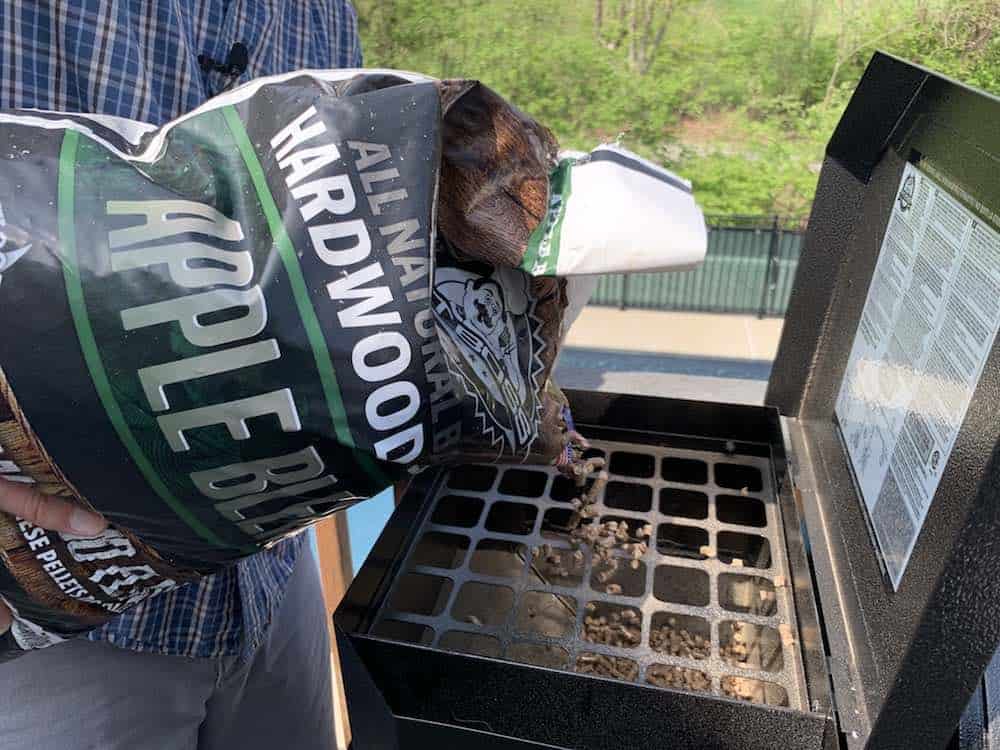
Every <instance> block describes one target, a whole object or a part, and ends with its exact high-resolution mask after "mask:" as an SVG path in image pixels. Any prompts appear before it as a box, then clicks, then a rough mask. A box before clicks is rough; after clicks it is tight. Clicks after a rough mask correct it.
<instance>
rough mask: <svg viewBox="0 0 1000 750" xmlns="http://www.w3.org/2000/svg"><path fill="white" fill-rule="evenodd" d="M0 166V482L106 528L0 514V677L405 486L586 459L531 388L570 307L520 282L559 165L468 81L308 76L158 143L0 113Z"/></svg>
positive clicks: (544, 386) (539, 136)
mask: <svg viewBox="0 0 1000 750" xmlns="http://www.w3.org/2000/svg"><path fill="white" fill-rule="evenodd" d="M0 158H2V159H3V168H2V169H0V243H2V244H0V320H2V321H3V327H2V329H0V451H2V452H0V472H2V474H3V476H4V478H6V479H8V480H12V481H17V482H24V483H30V484H32V485H34V486H35V487H37V489H39V490H40V491H41V492H43V493H48V494H53V495H57V496H59V497H61V498H63V499H65V500H68V501H69V502H71V503H75V504H78V505H80V506H84V507H87V508H91V509H94V510H97V511H98V512H100V513H102V514H103V515H104V516H105V517H107V518H108V520H109V521H110V523H111V526H110V527H109V529H108V531H107V532H106V533H104V534H103V535H102V536H100V537H97V538H76V537H73V536H70V535H66V534H58V533H54V532H49V531H46V530H43V529H41V528H38V527H35V526H33V525H32V524H30V523H28V522H27V521H24V520H21V519H17V518H14V517H12V516H9V515H6V514H0V561H2V563H3V565H2V566H0V597H2V599H3V601H4V602H5V603H7V604H8V606H9V607H10V608H11V610H12V611H13V612H14V613H15V622H14V626H13V627H12V629H11V631H10V632H9V633H8V635H7V636H5V637H4V638H3V639H2V641H0V658H9V657H11V656H13V655H16V654H17V653H20V652H22V651H24V650H27V649H32V648H38V647H43V646H47V645H51V644H53V643H57V642H59V641H60V640H62V639H65V638H69V637H72V636H75V635H77V634H80V633H83V632H86V631H88V630H90V629H92V628H94V627H96V626H98V625H100V624H101V623H103V622H105V621H106V620H108V619H110V618H111V617H113V616H114V615H116V614H117V613H120V612H122V611H123V610H125V609H127V608H129V607H131V606H134V605H135V604H137V603H138V602H140V601H142V600H144V599H145V598H147V597H149V596H151V595H153V594H155V593H157V592H161V591H165V590H168V589H170V588H172V587H174V586H177V585H179V584H181V583H184V582H187V581H191V580H195V579H197V578H198V577H199V576H203V575H207V574H210V573H212V572H213V571H216V570H219V569H220V568H222V567H223V566H226V565H229V564H231V563H233V562H234V561H235V560H237V559H239V558H240V557H243V556H246V555H249V554H253V553H254V552H256V551H258V550H260V549H261V548H264V547H266V546H268V545H270V544H273V543H274V542H276V541H277V540H279V539H281V538H283V537H285V536H287V535H289V534H292V533H295V532H297V531H299V530H301V529H302V528H304V527H305V526H307V525H308V524H309V523H311V522H314V521H315V520H317V519H319V518H322V517H324V516H326V515H329V514H330V513H333V512H336V511H338V510H342V509H344V508H346V507H348V506H350V505H351V504H353V503H356V502H358V501H360V500H362V499H365V498H367V497H369V496H371V495H373V494H376V493H377V492H379V491H381V490H382V489H383V488H385V487H386V486H388V485H389V484H391V483H393V482H394V481H397V480H399V479H400V478H403V477H405V476H407V475H408V474H410V473H413V472H416V471H419V470H421V469H423V468H426V467H429V466H435V465H441V464H445V463H449V462H457V461H516V462H524V461H528V462H534V463H548V464H555V465H560V466H563V467H567V466H572V465H574V464H577V463H578V462H579V460H580V453H581V439H580V438H579V436H577V435H576V433H575V432H574V431H573V430H572V422H571V417H570V415H569V412H568V408H567V406H566V403H565V399H564V398H563V397H562V395H561V393H560V392H559V389H558V387H557V386H556V385H555V384H554V383H553V382H552V380H551V377H550V375H551V371H552V368H553V365H554V362H555V358H556V355H557V353H558V350H559V346H560V343H561V339H562V336H563V333H564V331H565V327H566V325H567V321H568V319H567V309H568V308H569V309H571V310H572V309H577V310H578V308H579V306H580V304H582V303H581V302H580V301H579V300H577V299H574V298H575V296H576V292H575V291H574V290H575V289H577V288H579V289H585V288H586V286H587V285H586V284H584V285H574V284H573V283H567V280H566V279H564V278H560V277H559V276H557V275H555V274H553V273H543V272H540V271H541V269H540V267H539V269H534V268H528V267H526V262H525V260H524V255H525V250H524V248H525V247H526V244H525V242H524V238H530V237H532V236H533V235H537V234H538V233H541V232H545V231H547V230H546V226H547V222H548V223H551V217H552V216H553V215H554V212H553V206H552V195H551V192H552V191H551V189H550V188H551V185H552V184H554V183H553V182H552V175H554V174H556V173H557V172H558V170H559V169H560V164H561V162H560V159H559V156H558V149H557V145H556V143H555V140H554V138H553V137H552V136H551V134H550V133H549V132H548V131H547V130H546V129H545V128H544V127H542V126H541V125H539V124H538V123H536V122H534V121H533V120H531V119H530V118H528V117H527V116H525V115H523V114H521V113H520V112H518V111H517V110H516V109H514V108H513V107H511V106H510V105H509V104H507V103H506V102H505V101H504V100H503V99H502V98H500V97H499V96H497V95H496V94H494V93H493V92H492V91H490V90H489V89H488V88H486V87H484V86H482V85H480V84H478V83H476V82H469V81H460V82H451V81H449V82H441V81H435V80H432V79H429V78H425V77H423V76H419V75H414V74H404V73H397V72H393V71H343V70H338V71H307V72H300V73H294V74H287V75H283V76H275V77H270V78H263V79H259V80H256V81H254V82H251V83H249V84H247V85H245V86H243V87H241V88H239V89H235V90H233V91H231V92H228V93H226V94H223V95H222V96H219V97H217V98H215V99H213V100H211V101H209V102H208V103H206V104H205V105H203V106H202V107H199V108H198V109H196V110H194V111H193V112H191V113H190V114H188V115H185V116H183V117H181V118H179V119H177V120H175V121H173V122H171V123H169V124H167V125H165V126H163V127H160V128H153V127H151V126H148V125H144V124H142V123H137V122H133V121H129V120H125V119H120V118H112V117H103V116H93V115H80V114H67V113H57V112H42V111H34V110H31V111H28V110H25V111H13V112H6V113H0ZM555 213H557V212H555ZM498 217H499V218H498ZM504 226H507V227H509V231H510V232H511V233H512V234H513V235H515V236H513V237H512V238H508V239H507V240H506V241H505V240H504ZM548 231H549V234H550V235H551V234H552V231H551V230H548ZM453 237H454V239H453ZM498 238H499V239H498ZM505 242H506V245H505ZM550 244H551V243H550ZM511 248H513V250H511ZM530 254H531V253H530V252H529V255H530ZM535 256H537V253H535V255H534V256H532V257H535ZM622 260H623V262H626V263H627V258H623V259H622ZM685 262H686V259H685ZM535 265H538V264H537V263H536V264H535Z"/></svg>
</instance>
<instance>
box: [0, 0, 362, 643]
mask: <svg viewBox="0 0 1000 750" xmlns="http://www.w3.org/2000/svg"><path fill="white" fill-rule="evenodd" d="M237 42H241V43H243V44H244V45H245V46H246V48H247V50H248V52H249V65H248V67H247V69H246V71H245V72H244V73H243V74H242V75H241V76H240V77H239V79H238V81H237V79H235V78H228V77H226V75H225V74H224V73H221V72H217V71H211V72H207V73H206V72H203V70H202V68H201V66H200V65H199V62H198V56H199V55H206V56H208V57H209V58H212V59H213V60H215V61H217V62H219V63H223V62H225V61H226V58H227V56H228V55H229V51H230V50H231V49H232V47H233V45H234V44H235V43H237ZM360 65H361V49H360V44H359V41H358V35H357V20H356V18H355V14H354V9H353V8H352V7H351V5H350V3H349V2H348V1H347V0H4V2H2V3H0V109H9V108H14V107H20V108H37V109H52V110H61V111H69V112H93V113H99V114H108V115H119V116H121V117H129V118H132V119H134V120H141V121H143V122H148V123H154V124H160V123H163V122H166V121H168V120H171V119H173V118H174V117H177V116H178V115H181V114H183V113H185V112H187V111H189V110H191V109H193V108H195V107H196V106H198V105H199V104H201V103H202V102H204V101H205V100H206V99H208V98H210V97H211V96H213V95H214V94H217V93H219V92H220V91H222V90H223V89H225V88H228V87H230V86H232V85H235V84H236V83H238V82H241V81H246V80H249V79H251V78H254V77H256V76H261V75H271V74H275V73H283V72H286V71H289V70H295V69H297V68H343V67H360ZM303 544H304V536H302V535H300V536H298V537H296V538H293V539H290V540H287V541H285V542H282V543H281V544H278V545H276V546H275V547H274V548H273V549H271V550H269V551H267V552H262V553H260V554H257V555H254V556H252V557H249V558H247V559H245V560H243V561H242V562H240V563H239V564H238V565H236V566H235V567H233V568H229V569H227V570H224V571H223V572H221V573H218V574H217V575H214V576H210V577H208V578H206V579H204V580H203V581H201V582H200V583H197V584H189V585H187V586H182V587H180V588H178V589H175V590H174V591H170V592H168V593H166V594H162V595H160V596H156V597H153V598H152V599H149V600H147V601H146V602H144V603H143V604H141V605H140V606H138V607H136V608H135V609H133V610H130V611H129V612H127V613H125V614H124V615H122V616H120V617H118V618H116V619H114V620H112V621H111V622H109V623H108V624H107V625H105V626H104V627H102V628H100V629H99V630H96V631H94V632H93V633H90V634H89V635H88V636H87V637H89V638H90V639H91V640H105V641H109V642H110V643H113V644H115V645H117V646H121V647H124V648H130V649H135V650H139V651H147V652H154V653H163V654H175V655H186V656H198V657H213V656H222V655H238V654H241V653H248V652H249V651H250V650H251V649H253V648H254V647H255V646H256V645H257V644H258V643H259V642H260V640H261V638H262V637H263V634H264V632H265V631H266V629H267V626H268V624H269V623H270V621H271V618H272V615H273V614H274V612H275V611H276V609H277V607H278V606H279V605H280V603H281V599H282V594H283V592H284V588H285V584H286V583H287V581H288V578H289V576H290V575H291V572H292V569H293V568H294V566H295V561H296V558H297V557H298V554H299V552H300V550H301V548H302V546H303Z"/></svg>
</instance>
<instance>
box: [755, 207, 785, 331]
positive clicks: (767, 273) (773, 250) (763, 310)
mask: <svg viewBox="0 0 1000 750" xmlns="http://www.w3.org/2000/svg"><path fill="white" fill-rule="evenodd" d="M780 227H781V224H780V220H779V219H778V217H777V216H775V217H774V220H773V221H772V222H771V242H770V243H769V244H768V246H767V264H766V265H765V266H764V283H763V284H762V285H761V287H762V288H761V290H760V307H759V308H758V309H757V318H758V319H762V318H763V317H764V315H765V314H767V297H768V292H769V291H770V289H771V266H772V265H774V259H775V257H776V256H777V254H778V233H779V232H780V231H781V229H780Z"/></svg>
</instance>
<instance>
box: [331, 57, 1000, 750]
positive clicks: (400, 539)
mask: <svg viewBox="0 0 1000 750" xmlns="http://www.w3.org/2000/svg"><path fill="white" fill-rule="evenodd" d="M998 123H1000V101H998V100H997V99H994V98H992V97H989V96H987V95H985V94H983V93H981V92H977V91H974V90H971V89H968V88H965V87H963V86H961V85H959V84H957V83H954V82H952V81H949V80H946V79H944V78H942V77H940V76H938V75H935V74H934V73H932V72H930V71H927V70H924V69H921V68H918V67H916V66H913V65H910V64H907V63H905V62H902V61H899V60H897V59H894V58H891V57H889V56H886V55H881V54H880V55H876V56H875V57H874V58H873V60H872V61H871V63H870V65H869V67H868V70H867V72H866V73H865V75H864V77H863V79H862V80H861V83H860V84H859V86H858V89H857V91H856V92H855V94H854V96H853V98H852V99H851V102H850V104H849V106H848V108H847V110H846V112H845V114H844V116H843V119H842V120H841V122H840V124H839V126H838V127H837V130H836V132H835V133H834V135H833V137H832V139H831V141H830V143H829V146H828V148H827V153H826V159H825V161H824V164H823V168H822V173H821V176H820V181H819V189H818V191H817V194H816V200H815V204H814V207H813V211H812V217H811V219H810V221H809V230H808V236H807V239H806V242H805V249H804V252H803V256H802V259H801V262H800V265H799V270H798V276H797V278H796V282H795V289H794V292H793V294H792V298H791V303H790V306H789V309H788V314H787V317H786V322H785V329H784V333H783V336H782V340H781V345H780V348H779V352H778V356H777V360H776V362H775V366H774V369H773V372H772V375H771V378H770V382H769V386H768V391H767V398H766V405H765V406H745V405H736V404H726V403H709V402H692V401H681V400H676V399H671V398H670V397H669V396H670V394H667V393H665V394H663V397H662V398H650V397H641V396H634V395H615V394H608V393H597V392H585V391H573V392H570V393H569V394H568V395H569V396H570V399H571V401H572V405H573V412H574V416H575V419H576V423H577V427H578V429H579V430H580V431H581V432H582V433H583V434H585V435H586V436H587V437H589V438H590V439H591V440H592V442H593V446H594V447H593V450H594V451H595V455H602V456H603V457H604V458H605V459H606V460H607V469H608V472H609V481H608V483H607V485H606V486H605V487H604V488H603V489H602V491H601V492H600V496H599V498H598V504H597V509H598V511H599V514H598V516H597V517H595V518H594V519H592V520H593V522H595V523H603V522H605V521H607V520H615V521H619V522H622V521H624V522H626V523H627V524H628V527H629V529H630V530H633V531H634V530H635V529H639V528H642V527H645V528H646V529H647V533H649V534H650V537H649V544H648V549H647V550H646V551H645V553H644V554H642V555H641V558H639V559H638V564H634V563H633V562H632V560H631V559H629V560H628V561H627V564H623V565H621V566H619V567H618V569H617V570H616V571H615V572H614V574H613V576H612V577H611V579H610V581H609V580H599V576H598V575H597V571H596V569H595V568H594V565H593V560H592V554H591V553H590V551H586V554H583V555H575V554H574V552H575V550H573V549H572V548H571V546H570V545H569V544H568V543H567V542H568V539H567V535H566V518H567V516H568V515H569V514H570V513H571V506H570V504H569V503H570V501H571V500H572V498H573V496H574V491H575V490H574V488H573V487H572V486H568V485H567V480H565V479H562V478H560V477H559V476H558V475H557V474H556V472H555V471H552V470H546V469H544V468H537V467H528V466H467V467H460V468H456V469H452V470H451V471H442V472H438V473H428V474H425V475H421V476H419V477H418V479H417V480H416V481H415V482H414V484H413V485H412V486H411V488H410V490H409V492H408V494H407V495H406V497H405V498H404V499H403V501H402V503H401V504H400V505H399V507H398V508H397V510H396V512H395V514H394V515H393V517H392V519H391V521H390V523H389V525H388V526H387V528H386V530H385V532H384V533H383V534H382V536H381V538H380V539H379V541H378V543H377V544H376V546H375V548H374V550H373V551H372V553H371V555H370V556H369V557H368V560H367V562H366V563H365V564H364V566H363V568H362V569H361V571H360V573H359V575H358V576H357V578H356V580H355V581H354V583H353V585H352V586H351V588H350V590H349V592H348V594H347V596H346V598H345V600H344V602H343V603H342V605H341V606H340V608H339V610H338V612H337V614H336V616H335V621H336V625H337V631H338V640H339V646H340V649H341V654H342V658H343V659H344V662H345V666H344V677H345V683H346V691H347V696H348V704H349V707H350V713H351V720H352V726H353V731H354V736H355V747H357V748H358V750H374V749H375V748H379V749H380V748H390V747H397V746H398V747H401V748H406V749H409V748H529V747H551V748H596V749H600V750H605V749H606V750H619V748H627V749H629V750H634V749H637V748H689V749H690V750H704V749H705V748H733V749H734V750H736V749H738V750H750V749H754V750H758V749H759V750H763V749H765V748H781V749H782V750H793V749H796V748H802V749H803V750H806V749H812V748H816V749H817V750H818V749H819V748H823V750H832V749H833V748H905V749H906V750H915V749H921V748H943V747H947V746H948V745H949V743H955V744H957V743H958V742H959V739H958V737H959V733H958V732H957V730H958V727H959V724H960V719H961V718H962V716H963V711H964V710H965V709H966V707H970V711H972V716H973V719H971V720H974V719H975V716H976V715H978V716H980V718H982V717H983V714H984V709H983V708H982V705H981V704H982V701H983V700H984V699H983V690H980V691H979V692H978V693H976V692H975V691H976V690H977V686H980V685H981V682H982V679H983V674H984V670H985V669H986V667H987V665H988V664H989V662H990V660H991V657H992V656H993V654H994V652H995V651H996V649H997V644H998V641H1000V466H998V459H1000V454H998V440H997V438H998V432H1000V347H998V345H997V343H996V334H997V330H998V326H1000V234H998V230H1000V217H998V213H1000V163H998V160H1000V127H998ZM570 484H571V483H570ZM630 533H632V532H630ZM540 550H544V552H540ZM553 555H555V559H556V560H557V561H559V564H558V565H556V566H555V567H553V565H552V564H551V562H552V559H553ZM581 558H582V559H581ZM606 578H607V577H605V579H606ZM609 583H612V584H614V585H613V586H610V587H609V585H608V584H609ZM627 611H628V612H631V613H632V614H629V615H627V616H626V617H625V619H626V620H628V621H629V622H631V623H632V624H633V625H634V627H636V628H637V629H638V634H637V636H636V638H635V639H634V641H633V642H631V643H629V644H628V645H613V644H609V643H607V642H602V641H601V640H600V639H596V640H595V639H593V638H589V637H588V632H587V629H586V628H585V627H584V624H585V620H586V618H587V617H596V616H598V615H600V616H603V617H606V618H607V619H608V621H609V622H610V621H614V622H619V621H620V620H621V619H622V616H623V615H624V614H625V612H627ZM692 644H694V645H692ZM974 693H975V694H976V696H977V697H976V699H975V700H973V701H972V703H971V705H970V699H971V698H972V696H973V694H974ZM976 700H978V701H980V703H978V704H977V703H976ZM977 706H978V708H977ZM976 711H978V714H976ZM968 717H969V715H967V717H966V723H968V722H969V721H970V719H969V718H968ZM983 721H984V722H985V719H983ZM969 731H971V732H973V734H974V733H975V731H977V730H976V729H972V730H969ZM978 731H980V734H982V732H983V731H984V730H983V727H981V726H980V727H979V729H978Z"/></svg>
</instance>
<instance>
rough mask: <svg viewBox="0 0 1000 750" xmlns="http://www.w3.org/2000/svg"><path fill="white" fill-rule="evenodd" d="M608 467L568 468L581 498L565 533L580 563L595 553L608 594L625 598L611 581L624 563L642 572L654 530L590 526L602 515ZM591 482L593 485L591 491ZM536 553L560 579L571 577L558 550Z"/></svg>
mask: <svg viewBox="0 0 1000 750" xmlns="http://www.w3.org/2000/svg"><path fill="white" fill-rule="evenodd" d="M604 467H605V459H604V458H603V457H601V456H595V457H593V458H588V459H586V460H585V461H582V462H579V463H575V464H573V465H572V466H570V467H568V473H569V476H571V477H572V478H573V480H574V481H575V483H576V486H577V487H578V488H579V490H580V495H579V496H578V497H575V498H573V499H572V500H571V501H570V504H571V505H572V506H573V512H572V514H571V515H570V518H569V521H568V522H567V524H566V527H565V529H562V531H564V533H566V534H567V535H568V537H569V542H570V544H571V545H572V546H573V550H574V551H573V558H574V561H575V562H576V563H580V562H582V561H583V551H582V550H583V549H589V550H590V551H591V554H592V557H593V564H592V565H593V570H594V574H595V577H596V578H597V580H598V581H599V582H600V583H601V584H604V586H605V593H608V594H611V595H612V596H615V595H618V594H621V592H622V588H621V586H620V585H619V584H617V583H613V582H611V579H612V578H613V577H614V575H615V573H616V572H617V571H618V569H619V567H620V566H621V564H622V563H627V564H628V565H629V566H630V567H631V568H632V569H633V570H638V569H639V565H640V560H641V559H642V557H643V555H645V554H646V550H647V549H648V548H649V545H648V542H647V541H644V540H648V539H649V538H650V537H651V536H652V534H653V526H652V524H649V523H647V524H643V525H642V526H639V524H638V523H636V524H635V528H634V529H633V528H630V527H629V524H628V522H627V521H605V522H604V523H591V522H590V521H591V519H594V518H596V517H597V516H598V515H599V514H600V511H599V510H598V508H597V499H598V497H600V494H601V492H602V491H603V490H604V488H605V487H606V486H607V483H608V472H607V471H606V470H605V468H604ZM595 472H596V476H595ZM590 479H593V481H592V482H591V483H590V485H589V487H588V480H590ZM532 552H533V553H534V555H535V557H536V559H537V558H539V557H542V558H543V559H545V561H546V562H547V563H549V565H551V566H554V570H555V574H556V575H557V576H561V577H565V576H568V575H569V571H568V570H567V569H566V568H565V566H561V563H562V553H561V552H559V551H558V550H553V549H552V548H551V547H550V546H549V545H544V546H543V547H542V548H540V549H539V548H537V547H536V548H535V549H534V550H532ZM616 553H624V554H616Z"/></svg>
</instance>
